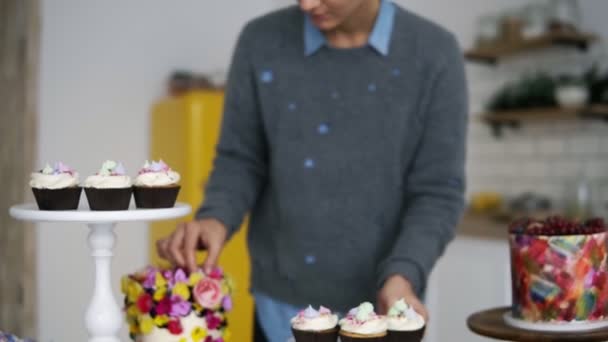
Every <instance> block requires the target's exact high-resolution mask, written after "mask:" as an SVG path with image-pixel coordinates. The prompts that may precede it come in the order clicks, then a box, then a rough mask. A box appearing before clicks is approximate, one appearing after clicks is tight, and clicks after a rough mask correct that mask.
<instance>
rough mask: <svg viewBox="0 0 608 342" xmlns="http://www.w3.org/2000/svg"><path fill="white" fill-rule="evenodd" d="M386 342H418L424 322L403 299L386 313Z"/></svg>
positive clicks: (422, 334) (424, 325)
mask: <svg viewBox="0 0 608 342" xmlns="http://www.w3.org/2000/svg"><path fill="white" fill-rule="evenodd" d="M386 320H387V323H388V338H387V341H388V342H420V341H421V340H422V337H423V336H424V330H425V328H426V322H425V321H424V318H423V317H422V316H421V315H420V314H419V313H417V312H416V311H415V310H414V308H412V307H411V306H410V305H408V304H407V303H406V302H405V300H404V299H400V300H398V301H396V302H395V303H394V304H393V306H392V307H391V308H390V310H389V311H388V315H387V319H386Z"/></svg>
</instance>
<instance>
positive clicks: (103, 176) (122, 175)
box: [84, 160, 131, 189]
mask: <svg viewBox="0 0 608 342" xmlns="http://www.w3.org/2000/svg"><path fill="white" fill-rule="evenodd" d="M84 186H85V187H87V188H97V189H121V188H129V187H131V177H129V176H127V175H126V172H125V168H124V166H122V164H121V163H117V162H115V161H113V160H107V161H105V162H104V163H103V164H102V165H101V169H100V170H99V172H98V173H97V174H95V175H92V176H89V177H87V179H85V181H84Z"/></svg>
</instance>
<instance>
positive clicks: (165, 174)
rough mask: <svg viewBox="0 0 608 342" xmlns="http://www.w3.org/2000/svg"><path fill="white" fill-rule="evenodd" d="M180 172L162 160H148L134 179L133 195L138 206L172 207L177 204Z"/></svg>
mask: <svg viewBox="0 0 608 342" xmlns="http://www.w3.org/2000/svg"><path fill="white" fill-rule="evenodd" d="M179 179H180V177H179V173H177V172H175V171H173V170H171V168H170V167H169V165H167V164H166V163H165V162H163V161H162V160H160V161H158V162H155V161H152V163H149V162H148V161H147V160H146V163H145V164H144V166H143V167H142V168H141V170H139V173H138V174H137V177H135V180H134V181H133V195H134V197H135V205H136V206H137V207H138V208H171V207H173V206H174V205H175V200H176V199H177V194H178V193H179V189H180V186H179V185H178V184H177V183H178V182H179Z"/></svg>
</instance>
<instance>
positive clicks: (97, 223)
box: [10, 203, 192, 342]
mask: <svg viewBox="0 0 608 342" xmlns="http://www.w3.org/2000/svg"><path fill="white" fill-rule="evenodd" d="M191 209H192V208H191V207H190V206H189V205H188V204H183V203H177V204H176V205H175V206H174V207H173V208H166V209H130V210H121V211H91V210H89V209H88V208H86V209H82V208H81V209H78V210H66V211H45V210H39V209H38V206H37V205H36V204H33V203H28V204H21V205H16V206H13V207H11V209H10V215H11V216H12V217H14V218H16V219H19V220H24V221H32V222H79V223H83V224H86V225H87V226H88V227H89V229H90V233H89V237H88V242H89V246H90V247H91V256H93V259H94V261H95V287H94V291H93V298H92V299H91V302H90V304H89V307H88V309H87V311H86V314H85V317H84V319H85V324H86V328H87V331H88V333H89V342H120V339H119V338H118V332H119V330H120V327H121V325H122V322H123V317H122V312H121V309H120V307H119V306H118V304H117V302H116V300H115V298H114V296H113V294H112V280H111V276H110V274H111V273H110V268H111V259H112V255H113V249H114V244H115V241H116V235H115V234H114V227H115V226H116V224H117V223H119V222H127V221H160V220H168V219H174V218H178V217H182V216H186V215H188V214H189V213H190V211H191Z"/></svg>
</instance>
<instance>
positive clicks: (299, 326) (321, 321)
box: [291, 306, 338, 331]
mask: <svg viewBox="0 0 608 342" xmlns="http://www.w3.org/2000/svg"><path fill="white" fill-rule="evenodd" d="M337 325H338V316H337V315H334V314H332V313H331V311H330V310H329V309H327V308H324V307H321V308H320V309H319V311H317V310H315V309H313V308H312V307H311V306H309V307H308V308H306V310H303V311H300V312H299V313H298V315H297V316H295V317H294V318H292V319H291V326H292V327H293V328H294V329H296V330H302V331H324V330H330V329H333V328H335V327H336V326H337Z"/></svg>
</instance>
